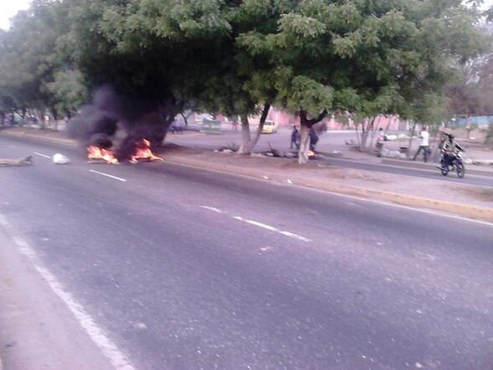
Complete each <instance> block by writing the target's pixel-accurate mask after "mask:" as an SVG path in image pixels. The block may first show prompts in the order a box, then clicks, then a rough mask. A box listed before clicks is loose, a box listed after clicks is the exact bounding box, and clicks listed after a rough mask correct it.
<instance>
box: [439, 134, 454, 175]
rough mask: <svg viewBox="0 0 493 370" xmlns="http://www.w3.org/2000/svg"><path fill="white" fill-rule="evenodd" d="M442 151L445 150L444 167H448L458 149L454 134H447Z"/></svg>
mask: <svg viewBox="0 0 493 370" xmlns="http://www.w3.org/2000/svg"><path fill="white" fill-rule="evenodd" d="M442 151H443V163H442V167H443V168H448V166H450V165H451V164H452V162H453V160H454V159H455V156H456V151H457V144H456V142H455V140H454V135H453V134H447V139H445V141H444V143H443V145H442Z"/></svg>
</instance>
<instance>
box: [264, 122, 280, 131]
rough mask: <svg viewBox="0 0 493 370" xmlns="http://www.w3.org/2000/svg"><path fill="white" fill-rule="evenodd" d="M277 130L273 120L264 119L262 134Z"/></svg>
mask: <svg viewBox="0 0 493 370" xmlns="http://www.w3.org/2000/svg"><path fill="white" fill-rule="evenodd" d="M276 132H277V125H276V124H275V122H274V121H265V122H264V127H262V133H263V134H275V133H276Z"/></svg>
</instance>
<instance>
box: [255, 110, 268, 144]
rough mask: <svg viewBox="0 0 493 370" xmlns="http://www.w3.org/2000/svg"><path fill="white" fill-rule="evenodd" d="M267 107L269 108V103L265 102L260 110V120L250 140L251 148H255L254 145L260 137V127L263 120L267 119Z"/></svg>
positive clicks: (262, 124) (262, 125)
mask: <svg viewBox="0 0 493 370" xmlns="http://www.w3.org/2000/svg"><path fill="white" fill-rule="evenodd" d="M269 109H270V104H265V105H264V109H263V110H262V115H261V116H260V122H259V125H258V128H257V132H256V133H255V137H254V138H253V141H252V146H251V150H253V148H255V145H257V143H258V140H259V139H260V135H261V134H262V129H263V127H264V123H265V120H266V119H267V114H268V113H269Z"/></svg>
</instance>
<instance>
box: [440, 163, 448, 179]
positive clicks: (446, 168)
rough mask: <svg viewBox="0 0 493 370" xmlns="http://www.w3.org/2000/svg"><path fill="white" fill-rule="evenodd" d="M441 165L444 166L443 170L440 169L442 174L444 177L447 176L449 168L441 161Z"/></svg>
mask: <svg viewBox="0 0 493 370" xmlns="http://www.w3.org/2000/svg"><path fill="white" fill-rule="evenodd" d="M440 164H441V165H442V168H440V172H441V173H442V175H443V176H447V175H448V166H444V163H443V161H441V162H440Z"/></svg>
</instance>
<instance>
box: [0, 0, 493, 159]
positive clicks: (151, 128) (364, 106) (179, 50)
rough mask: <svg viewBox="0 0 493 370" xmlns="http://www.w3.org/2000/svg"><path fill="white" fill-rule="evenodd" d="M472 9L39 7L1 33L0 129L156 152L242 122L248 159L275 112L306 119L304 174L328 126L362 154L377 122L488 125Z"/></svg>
mask: <svg viewBox="0 0 493 370" xmlns="http://www.w3.org/2000/svg"><path fill="white" fill-rule="evenodd" d="M467 3H468V4H467V6H466V5H465V4H463V3H462V2H461V1H459V0H449V1H442V0H424V1H423V0H406V1H404V0H381V1H364V0H352V1H335V0H309V1H308V0H307V1H291V0H276V1H272V0H244V1H230V0H202V1H181V2H177V1H172V0H146V1H130V0H64V1H59V0H34V2H33V3H32V6H31V8H30V9H29V10H27V11H22V12H19V13H18V14H17V16H16V17H15V18H14V19H13V20H12V27H11V28H10V29H9V30H8V31H0V110H1V112H0V113H1V117H0V118H1V119H2V120H4V119H6V118H7V117H9V115H12V114H13V113H17V114H18V115H20V116H21V117H23V118H25V117H27V116H35V115H36V116H44V112H47V113H49V114H50V115H51V116H52V117H54V118H55V119H57V118H59V117H68V118H71V117H73V116H74V115H77V114H78V113H79V114H78V115H79V116H80V115H81V114H80V112H82V114H83V115H84V114H85V113H87V114H85V117H83V119H79V120H77V119H75V120H74V124H80V125H85V129H80V130H74V132H77V133H80V132H83V133H84V138H85V139H88V140H89V139H91V138H92V137H98V138H100V136H98V135H100V134H105V135H107V136H111V135H113V134H114V132H115V130H114V129H115V125H117V124H118V125H120V124H122V125H123V127H124V129H125V130H126V133H127V135H128V137H129V138H132V139H133V138H134V137H138V136H142V135H145V136H151V137H150V140H151V142H152V144H153V145H159V144H160V143H161V142H162V140H163V139H164V138H165V136H166V133H167V131H168V128H169V127H170V125H171V124H172V122H173V119H174V117H175V116H176V115H177V114H183V113H184V112H185V111H186V110H190V108H193V109H194V110H196V111H208V112H216V113H221V114H223V115H225V116H238V117H240V118H241V120H240V121H241V122H240V123H241V129H242V138H243V139H242V145H241V146H240V149H239V150H240V152H241V153H245V154H247V153H250V151H251V150H252V148H253V146H254V145H255V143H256V141H257V140H258V137H259V135H260V133H261V130H262V127H263V124H264V122H265V120H266V117H267V113H268V111H269V109H270V107H276V108H281V109H285V110H287V111H289V112H290V113H292V114H295V115H296V116H297V117H299V122H300V126H301V130H300V133H301V145H300V149H299V162H300V163H304V162H306V161H307V160H308V156H307V153H308V150H309V147H310V145H309V140H310V139H309V131H310V128H311V127H312V126H313V125H315V124H317V123H318V122H320V121H321V120H323V119H324V118H326V117H329V116H335V117H338V118H339V119H341V120H347V119H351V120H353V122H355V123H356V124H357V127H358V128H359V131H360V133H361V140H360V142H361V150H366V146H367V144H366V143H367V141H371V140H368V137H371V135H373V132H374V129H375V121H376V117H377V116H379V115H398V116H400V117H402V118H403V119H410V120H413V121H415V122H425V123H427V124H439V123H441V122H444V121H446V120H447V119H448V118H450V117H451V116H452V115H454V114H471V115H472V114H479V113H489V114H491V113H493V99H491V97H492V95H491V94H492V93H491V91H493V90H491V86H492V84H491V81H490V79H491V76H492V74H491V70H492V68H493V58H492V54H491V52H492V50H491V45H492V43H491V36H490V32H489V31H488V27H487V23H485V17H484V15H483V14H482V12H481V11H480V10H479V8H478V6H479V5H480V4H481V1H479V0H478V1H475V0H471V1H468V2H467ZM101 88H103V91H104V92H106V94H109V92H111V94H112V96H113V97H115V98H111V97H109V96H108V95H104V93H101ZM98 91H99V95H98V93H97V92H98ZM98 96H99V97H100V98H101V99H100V100H99V101H96V100H95V99H97V98H98ZM486 96H489V97H490V99H489V100H487V99H486ZM102 97H103V98H102ZM101 102H104V104H103V105H101ZM87 104H89V106H90V108H85V109H84V108H81V107H83V106H84V105H86V107H87ZM96 108H97V109H99V111H98V112H99V113H98V114H96V113H94V112H95V111H94V110H95V109H96ZM40 112H41V114H40ZM88 112H91V114H89V113H88ZM253 115H257V116H258V115H260V117H261V119H260V124H259V125H258V128H257V131H256V132H255V133H252V132H251V130H250V122H249V120H250V119H251V117H252V116H253ZM103 116H104V119H103V118H101V117H103ZM77 122H78V123H77Z"/></svg>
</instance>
